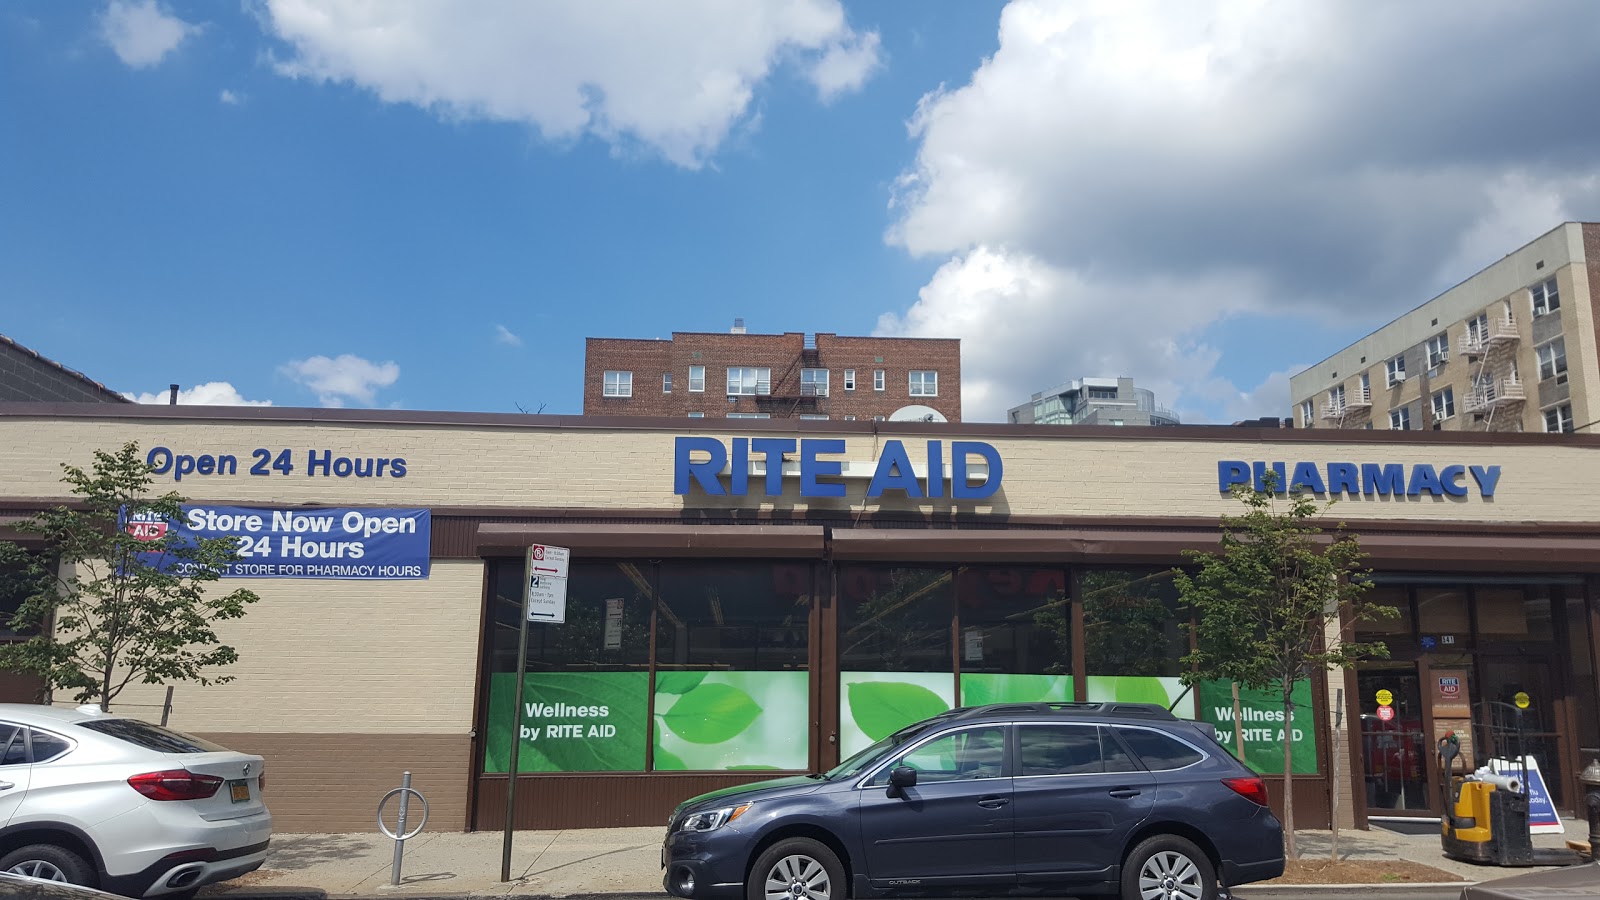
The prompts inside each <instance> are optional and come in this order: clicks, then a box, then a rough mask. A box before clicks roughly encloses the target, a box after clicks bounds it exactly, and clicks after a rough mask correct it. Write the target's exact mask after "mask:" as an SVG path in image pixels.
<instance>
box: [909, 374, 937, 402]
mask: <svg viewBox="0 0 1600 900" xmlns="http://www.w3.org/2000/svg"><path fill="white" fill-rule="evenodd" d="M911 396H913V397H937V396H939V373H938V372H934V371H932V370H924V371H914V372H912V373H911Z"/></svg>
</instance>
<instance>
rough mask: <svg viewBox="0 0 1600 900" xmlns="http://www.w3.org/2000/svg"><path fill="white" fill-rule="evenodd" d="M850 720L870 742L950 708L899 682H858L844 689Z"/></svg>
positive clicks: (934, 696)
mask: <svg viewBox="0 0 1600 900" xmlns="http://www.w3.org/2000/svg"><path fill="white" fill-rule="evenodd" d="M847 691H848V701H849V703H850V718H852V719H854V720H855V723H856V727H857V728H860V729H861V732H862V733H863V734H865V735H866V736H867V737H869V738H871V739H872V740H874V741H880V740H883V739H884V738H886V737H888V736H889V735H891V734H894V733H895V732H896V731H898V730H899V729H900V728H902V727H904V726H906V725H910V724H911V723H912V722H919V721H921V720H923V719H926V718H928V717H929V716H936V715H938V714H939V713H942V712H944V711H945V710H947V709H949V708H950V705H949V704H948V703H945V702H944V699H943V698H941V697H940V696H939V695H938V694H935V693H934V692H933V691H930V690H928V689H927V688H925V687H923V686H922V685H920V684H909V683H907V682H903V681H861V682H856V683H855V684H852V685H850V686H849V687H848V688H847Z"/></svg>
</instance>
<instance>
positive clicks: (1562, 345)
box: [1534, 337, 1567, 384]
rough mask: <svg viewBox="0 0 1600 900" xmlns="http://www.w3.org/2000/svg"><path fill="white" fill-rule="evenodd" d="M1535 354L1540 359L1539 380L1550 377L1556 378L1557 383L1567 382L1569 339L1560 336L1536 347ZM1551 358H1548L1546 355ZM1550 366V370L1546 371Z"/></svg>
mask: <svg viewBox="0 0 1600 900" xmlns="http://www.w3.org/2000/svg"><path fill="white" fill-rule="evenodd" d="M1534 355H1535V356H1536V357H1537V358H1538V360H1539V380H1540V381H1544V380H1545V379H1548V378H1554V379H1556V384H1565V383H1566V382H1567V340H1566V338H1565V337H1558V338H1555V339H1553V340H1551V341H1548V342H1546V343H1544V344H1540V345H1539V346H1538V347H1537V348H1535V349H1534ZM1546 356H1548V357H1549V358H1548V359H1546V358H1545V357H1546ZM1547 367H1548V369H1549V372H1548V374H1547V373H1546V371H1545V370H1546V368H1547Z"/></svg>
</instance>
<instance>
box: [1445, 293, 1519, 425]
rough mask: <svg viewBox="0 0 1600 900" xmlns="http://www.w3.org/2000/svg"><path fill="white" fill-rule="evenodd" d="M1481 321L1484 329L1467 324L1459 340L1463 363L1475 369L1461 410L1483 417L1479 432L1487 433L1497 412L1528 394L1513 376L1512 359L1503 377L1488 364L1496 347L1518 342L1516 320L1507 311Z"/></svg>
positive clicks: (1513, 345) (1514, 362)
mask: <svg viewBox="0 0 1600 900" xmlns="http://www.w3.org/2000/svg"><path fill="white" fill-rule="evenodd" d="M1482 321H1485V322H1486V325H1485V326H1484V327H1478V328H1475V327H1473V326H1472V325H1470V324H1469V325H1468V327H1467V333H1466V335H1465V336H1464V337H1463V338H1462V339H1461V350H1462V352H1463V353H1465V354H1466V357H1467V360H1468V361H1469V362H1471V361H1472V360H1477V369H1476V371H1475V372H1474V373H1473V375H1472V385H1471V386H1470V387H1469V388H1468V389H1467V392H1466V397H1465V398H1464V400H1463V403H1462V409H1463V410H1464V411H1466V412H1469V413H1474V414H1477V415H1481V416H1483V418H1484V425H1483V428H1484V430H1485V431H1490V430H1493V427H1494V418H1495V414H1496V413H1497V412H1499V411H1500V410H1501V409H1502V408H1505V407H1508V406H1511V405H1512V404H1517V403H1521V402H1523V401H1524V400H1526V399H1527V397H1528V394H1527V391H1526V389H1525V388H1524V387H1523V384H1522V377H1521V376H1520V375H1519V374H1518V373H1517V366H1516V360H1515V358H1513V359H1512V363H1511V367H1510V371H1509V372H1507V373H1506V374H1504V375H1502V374H1500V373H1498V372H1496V371H1495V370H1494V367H1493V366H1492V365H1491V361H1490V356H1491V351H1493V350H1494V349H1496V348H1497V347H1515V346H1516V344H1517V342H1518V341H1519V340H1521V336H1520V335H1518V333H1517V320H1516V317H1515V316H1513V315H1512V314H1511V311H1510V310H1509V309H1508V310H1506V312H1505V313H1503V314H1501V315H1497V316H1492V317H1488V318H1486V319H1485V320H1482ZM1474 324H1475V323H1474Z"/></svg>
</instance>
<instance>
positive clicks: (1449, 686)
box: [1439, 677, 1461, 697]
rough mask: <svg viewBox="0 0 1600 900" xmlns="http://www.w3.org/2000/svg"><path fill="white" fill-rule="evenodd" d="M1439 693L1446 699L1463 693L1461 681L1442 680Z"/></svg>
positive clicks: (1452, 679) (1447, 678) (1455, 679)
mask: <svg viewBox="0 0 1600 900" xmlns="http://www.w3.org/2000/svg"><path fill="white" fill-rule="evenodd" d="M1439 693H1440V694H1441V695H1443V696H1446V697H1454V696H1456V695H1457V694H1459V693H1461V679H1460V678H1449V677H1442V678H1440V679H1439Z"/></svg>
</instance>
